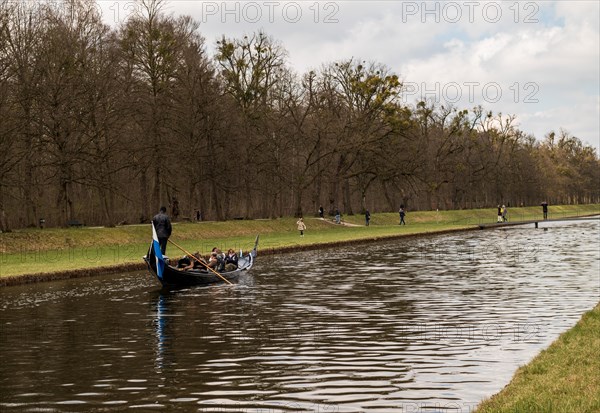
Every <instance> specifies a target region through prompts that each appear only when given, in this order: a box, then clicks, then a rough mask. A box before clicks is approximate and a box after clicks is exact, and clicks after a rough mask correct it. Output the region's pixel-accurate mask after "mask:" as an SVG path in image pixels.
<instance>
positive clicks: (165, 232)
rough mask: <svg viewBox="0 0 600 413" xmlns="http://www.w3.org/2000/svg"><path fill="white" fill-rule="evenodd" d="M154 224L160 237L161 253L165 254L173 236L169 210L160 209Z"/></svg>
mask: <svg viewBox="0 0 600 413" xmlns="http://www.w3.org/2000/svg"><path fill="white" fill-rule="evenodd" d="M152 223H153V224H154V228H155V229H156V236H157V237H158V243H159V244H160V251H161V252H162V253H163V254H164V253H165V251H166V250H167V241H168V240H169V237H170V236H171V231H172V230H173V228H172V227H171V219H170V218H169V216H168V215H167V208H166V207H164V206H163V207H160V212H159V213H158V214H156V215H155V216H154V218H152Z"/></svg>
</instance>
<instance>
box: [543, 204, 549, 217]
mask: <svg viewBox="0 0 600 413" xmlns="http://www.w3.org/2000/svg"><path fill="white" fill-rule="evenodd" d="M542 212H543V213H544V219H548V203H547V202H546V201H544V202H542Z"/></svg>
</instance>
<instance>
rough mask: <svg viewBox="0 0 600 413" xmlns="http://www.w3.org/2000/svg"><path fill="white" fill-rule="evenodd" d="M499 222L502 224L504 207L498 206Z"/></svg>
mask: <svg viewBox="0 0 600 413" xmlns="http://www.w3.org/2000/svg"><path fill="white" fill-rule="evenodd" d="M498 222H502V207H501V206H500V205H498Z"/></svg>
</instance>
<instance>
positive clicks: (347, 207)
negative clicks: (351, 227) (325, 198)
mask: <svg viewBox="0 0 600 413" xmlns="http://www.w3.org/2000/svg"><path fill="white" fill-rule="evenodd" d="M344 213H345V214H346V215H354V212H353V211H352V200H351V199H350V180H349V179H348V178H344Z"/></svg>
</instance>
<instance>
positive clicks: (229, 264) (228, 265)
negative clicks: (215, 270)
mask: <svg viewBox="0 0 600 413" xmlns="http://www.w3.org/2000/svg"><path fill="white" fill-rule="evenodd" d="M237 268H238V256H237V254H236V253H235V251H234V250H232V249H231V248H230V249H229V251H227V256H226V257H225V271H226V272H227V271H235V270H237Z"/></svg>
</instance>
